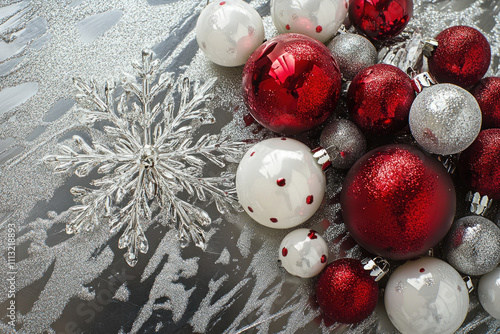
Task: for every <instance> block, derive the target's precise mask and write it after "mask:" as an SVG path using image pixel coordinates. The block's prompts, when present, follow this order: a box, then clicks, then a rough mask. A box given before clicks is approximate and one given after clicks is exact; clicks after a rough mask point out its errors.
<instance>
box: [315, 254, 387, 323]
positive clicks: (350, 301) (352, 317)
mask: <svg viewBox="0 0 500 334" xmlns="http://www.w3.org/2000/svg"><path fill="white" fill-rule="evenodd" d="M316 299H317V301H318V304H319V306H320V308H321V310H322V311H323V313H324V314H325V315H326V316H328V317H329V318H331V319H332V320H334V321H337V322H341V323H346V324H354V323H357V322H360V321H363V320H364V319H366V318H367V317H368V316H369V315H370V314H371V313H372V312H373V310H374V309H375V306H376V305H377V299H378V285H377V283H375V280H374V279H373V277H371V276H370V273H369V272H368V271H366V270H364V269H363V266H362V265H361V262H360V261H359V260H355V259H340V260H336V261H334V262H332V263H330V264H329V265H328V266H327V267H326V268H325V269H324V270H323V272H322V273H321V274H320V276H319V278H318V282H317V285H316Z"/></svg>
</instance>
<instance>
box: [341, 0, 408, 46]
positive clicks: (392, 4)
mask: <svg viewBox="0 0 500 334" xmlns="http://www.w3.org/2000/svg"><path fill="white" fill-rule="evenodd" d="M412 14H413V1H412V0H351V1H350V2H349V20H350V21H351V23H352V24H353V25H354V26H355V27H356V29H357V30H358V31H359V32H361V33H363V34H365V35H366V36H368V37H370V38H371V39H375V40H379V41H382V40H385V39H388V38H391V37H394V36H396V35H398V34H399V33H400V32H401V31H403V29H404V28H405V27H406V25H407V24H408V22H409V21H410V19H411V16H412Z"/></svg>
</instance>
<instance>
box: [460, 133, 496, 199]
mask: <svg viewBox="0 0 500 334" xmlns="http://www.w3.org/2000/svg"><path fill="white" fill-rule="evenodd" d="M458 163H459V165H458V171H459V175H460V177H461V179H462V180H463V182H464V183H465V185H466V186H468V187H469V189H470V190H472V191H477V192H479V193H480V194H481V195H482V196H484V195H487V196H488V197H490V198H493V199H500V129H487V130H483V131H481V132H479V135H478V136H477V138H476V140H475V141H474V142H473V143H472V145H470V146H469V147H468V148H467V149H466V150H465V151H463V152H462V153H461V154H460V159H459V161H458Z"/></svg>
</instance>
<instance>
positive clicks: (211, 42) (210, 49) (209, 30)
mask: <svg viewBox="0 0 500 334" xmlns="http://www.w3.org/2000/svg"><path fill="white" fill-rule="evenodd" d="M264 38H265V37H264V26H263V24H262V18H261V17H260V15H259V13H257V11H256V10H255V9H253V8H252V6H250V5H249V4H248V3H246V2H244V1H242V0H221V1H214V2H212V3H210V4H209V5H208V6H206V7H205V8H204V9H203V10H202V12H201V14H200V16H199V17H198V21H197V22H196V41H197V42H198V46H199V47H200V49H201V50H202V51H203V53H204V54H205V56H206V57H207V58H208V59H210V60H211V61H213V62H214V63H216V64H218V65H221V66H228V67H232V66H241V65H243V64H245V63H246V61H247V59H248V57H250V55H251V54H252V53H253V52H254V51H255V50H256V49H257V48H258V47H259V46H260V45H261V44H262V42H264Z"/></svg>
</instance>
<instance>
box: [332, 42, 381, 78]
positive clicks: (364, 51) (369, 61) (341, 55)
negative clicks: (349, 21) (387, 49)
mask: <svg viewBox="0 0 500 334" xmlns="http://www.w3.org/2000/svg"><path fill="white" fill-rule="evenodd" d="M328 49H330V51H331V52H332V54H333V56H334V57H335V59H336V60H337V63H338V64H339V67H340V72H341V73H342V76H343V78H344V79H345V80H352V79H353V78H354V77H355V76H356V74H358V72H359V71H361V70H362V69H364V68H365V67H368V66H371V65H375V64H376V63H377V50H376V49H375V47H374V46H373V44H372V43H371V42H370V41H369V40H368V39H366V38H364V37H363V36H360V35H356V34H349V33H348V34H340V35H338V36H337V37H335V38H334V39H332V41H331V42H330V43H329V44H328Z"/></svg>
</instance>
